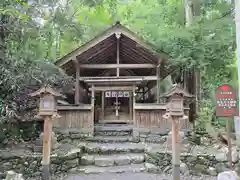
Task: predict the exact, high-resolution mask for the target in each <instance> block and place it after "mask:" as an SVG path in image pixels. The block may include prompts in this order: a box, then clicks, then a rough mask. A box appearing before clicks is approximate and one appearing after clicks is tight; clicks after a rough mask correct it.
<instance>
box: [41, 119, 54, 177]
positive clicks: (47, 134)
mask: <svg viewBox="0 0 240 180" xmlns="http://www.w3.org/2000/svg"><path fill="white" fill-rule="evenodd" d="M43 132H44V134H43V138H44V140H43V170H42V171H43V180H50V179H51V178H50V154H51V138H52V118H51V117H50V116H46V117H45V119H44V131H43Z"/></svg>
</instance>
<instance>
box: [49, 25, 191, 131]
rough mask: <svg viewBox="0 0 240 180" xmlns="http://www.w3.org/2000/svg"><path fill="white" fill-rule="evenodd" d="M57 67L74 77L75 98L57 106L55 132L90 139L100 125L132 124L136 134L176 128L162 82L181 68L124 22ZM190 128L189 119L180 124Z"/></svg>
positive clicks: (83, 47) (71, 55)
mask: <svg viewBox="0 0 240 180" xmlns="http://www.w3.org/2000/svg"><path fill="white" fill-rule="evenodd" d="M56 65H58V66H59V67H61V68H62V69H63V70H64V71H65V72H66V73H67V74H68V75H70V76H73V77H74V78H75V88H74V94H72V98H71V96H68V97H69V98H68V99H66V101H67V103H62V104H59V105H58V111H59V113H60V115H61V118H59V119H56V120H55V121H54V126H55V127H56V128H68V129H69V128H70V129H71V128H73V129H78V130H82V132H84V133H88V134H90V135H93V134H94V124H96V123H127V124H132V125H133V127H134V129H135V131H136V132H137V131H138V129H141V128H150V129H151V128H159V131H165V130H166V129H170V128H171V122H168V121H166V120H164V119H163V118H162V115H163V114H164V113H165V111H166V98H165V95H166V94H165V95H164V94H160V90H159V89H160V82H161V81H162V80H163V79H164V78H166V77H167V76H169V75H172V74H173V73H174V72H176V71H180V68H179V66H177V65H174V64H172V62H170V61H169V60H168V59H167V56H166V55H165V54H164V53H157V51H156V50H155V49H154V48H153V46H151V45H149V44H148V43H145V42H143V40H141V39H140V38H139V37H138V36H137V35H136V34H135V33H133V32H131V31H130V30H129V29H127V28H126V27H124V26H122V25H121V24H120V23H119V22H117V23H116V24H115V25H113V26H112V27H110V28H109V29H107V30H106V31H104V32H103V33H102V34H100V35H98V36H97V37H95V38H94V39H92V40H91V41H89V42H87V43H86V44H84V45H83V46H81V47H79V48H78V49H76V50H75V51H73V52H71V53H69V54H67V55H66V56H64V57H63V58H61V59H59V60H58V61H57V62H56ZM153 88H155V89H157V90H156V92H153ZM175 88H176V87H175ZM186 93H188V92H186ZM184 110H185V113H186V115H189V112H190V111H191V103H187V101H186V103H185V109H184ZM190 127H191V123H190V122H189V119H186V120H184V122H181V128H182V129H189V128H190Z"/></svg>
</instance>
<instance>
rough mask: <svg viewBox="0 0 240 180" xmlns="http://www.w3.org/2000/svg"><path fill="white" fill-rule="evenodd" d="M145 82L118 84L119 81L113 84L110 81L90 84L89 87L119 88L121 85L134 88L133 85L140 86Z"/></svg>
mask: <svg viewBox="0 0 240 180" xmlns="http://www.w3.org/2000/svg"><path fill="white" fill-rule="evenodd" d="M142 82H143V81H141V82H140V81H138V82H136V81H131V82H129V81H126V82H118V81H114V82H111V81H108V82H89V83H87V84H88V85H89V86H90V85H95V86H107V87H109V86H119V84H121V85H122V86H132V85H138V86H139V85H140V84H142Z"/></svg>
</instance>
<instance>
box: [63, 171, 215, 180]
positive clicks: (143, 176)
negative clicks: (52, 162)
mask: <svg viewBox="0 0 240 180" xmlns="http://www.w3.org/2000/svg"><path fill="white" fill-rule="evenodd" d="M171 179H172V177H171V175H166V174H149V173H123V174H119V173H118V174H115V173H101V174H91V175H85V174H81V175H80V174H79V175H69V176H67V177H65V178H63V179H61V180H171ZM181 180H217V178H216V177H208V176H201V177H199V176H198V177H197V176H195V177H194V176H185V177H184V176H182V177H181Z"/></svg>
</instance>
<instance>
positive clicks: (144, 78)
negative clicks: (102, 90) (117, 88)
mask: <svg viewBox="0 0 240 180" xmlns="http://www.w3.org/2000/svg"><path fill="white" fill-rule="evenodd" d="M157 78H158V77H157V76H129V78H124V77H123V78H122V77H121V78H114V77H113V78H112V77H111V76H109V77H103V78H102V77H101V78H99V77H95V78H92V77H90V78H86V79H85V80H84V78H81V79H80V80H83V81H84V82H86V83H88V82H109V81H110V82H121V81H122V82H132V81H154V80H157Z"/></svg>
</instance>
